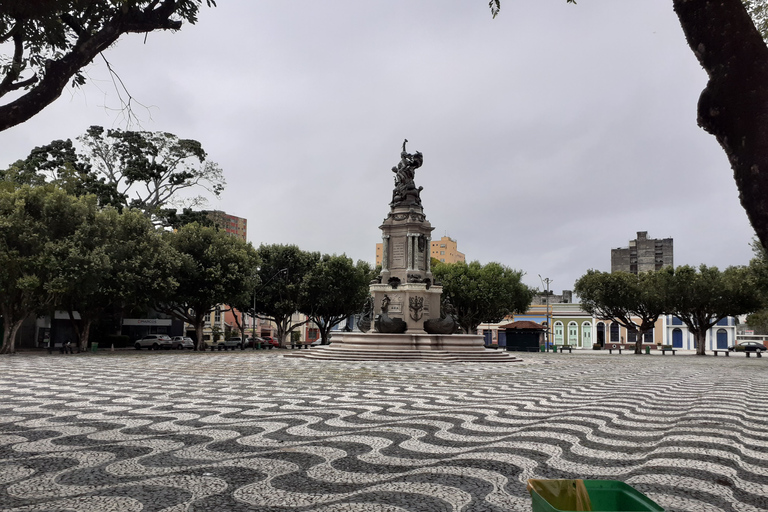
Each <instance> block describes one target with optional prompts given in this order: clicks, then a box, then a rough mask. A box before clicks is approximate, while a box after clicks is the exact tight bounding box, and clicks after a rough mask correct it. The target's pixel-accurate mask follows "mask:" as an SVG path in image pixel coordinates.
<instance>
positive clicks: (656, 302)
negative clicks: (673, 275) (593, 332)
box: [574, 270, 669, 354]
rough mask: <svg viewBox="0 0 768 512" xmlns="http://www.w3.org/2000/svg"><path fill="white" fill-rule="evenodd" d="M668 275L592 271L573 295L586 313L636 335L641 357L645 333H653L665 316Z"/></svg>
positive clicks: (637, 347)
mask: <svg viewBox="0 0 768 512" xmlns="http://www.w3.org/2000/svg"><path fill="white" fill-rule="evenodd" d="M668 275H669V274H668V273H666V272H664V271H658V272H641V273H639V274H632V273H629V272H600V271H597V270H589V271H587V273H586V274H584V275H583V276H581V277H580V278H579V279H578V281H576V285H575V286H574V291H575V292H576V294H577V295H578V296H579V298H580V299H581V306H582V308H584V311H586V312H587V313H589V314H591V315H593V316H595V317H597V318H600V319H602V320H612V321H614V322H617V323H618V324H620V325H622V326H623V327H625V328H626V329H627V331H629V332H631V333H634V334H635V354H641V353H642V343H643V333H645V332H646V331H648V330H650V329H653V327H654V325H655V324H656V320H658V319H659V316H661V315H662V314H664V312H665V307H666V306H667V303H666V297H667V295H666V294H667V290H668V285H667V284H666V280H667V278H668Z"/></svg>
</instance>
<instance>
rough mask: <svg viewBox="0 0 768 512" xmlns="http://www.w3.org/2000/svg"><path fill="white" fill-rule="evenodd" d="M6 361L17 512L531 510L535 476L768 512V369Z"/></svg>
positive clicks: (644, 362) (2, 404) (202, 357)
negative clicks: (623, 485) (613, 484)
mask: <svg viewBox="0 0 768 512" xmlns="http://www.w3.org/2000/svg"><path fill="white" fill-rule="evenodd" d="M524 357H525V361H524V362H523V363H518V364H509V365H493V366H484V365H483V364H481V363H460V364H432V363H399V364H398V363H371V362H368V363H365V362H361V363H347V362H335V361H320V362H313V361H308V360H301V359H287V358H283V357H280V356H279V351H269V352H251V351H244V352H239V351H238V352H225V353H170V352H161V353H157V352H146V351H142V352H115V353H110V352H106V353H99V354H80V355H58V354H56V355H47V354H20V355H16V356H10V357H0V389H2V395H1V396H2V398H0V509H2V510H5V511H68V510H72V511H78V512H80V511H102V510H105V511H121V512H122V511H129V512H132V511H139V510H142V511H165V512H181V511H203V510H217V511H230V510H231V511H240V510H258V511H321V512H331V511H350V512H363V511H366V512H367V511H371V512H385V511H392V512H405V511H413V512H433V511H434V512H437V511H488V512H500V511H509V510H520V511H527V510H531V504H530V503H531V501H530V497H529V496H528V494H527V492H526V490H525V481H526V480H527V479H528V478H597V479H613V480H623V481H625V482H627V483H629V484H630V485H632V486H633V487H635V488H636V489H638V490H639V491H640V492H643V493H644V494H646V495H648V496H650V497H651V498H652V499H654V500H655V501H656V502H658V503H659V504H660V505H661V506H663V507H665V508H666V510H668V511H715V510H726V511H761V510H768V358H762V359H756V358H751V359H746V358H744V357H743V356H741V357H737V356H733V357H729V358H725V357H718V358H714V357H706V358H698V357H694V356H685V355H680V354H678V355H677V356H665V357H661V356H659V355H651V356H634V355H621V356H618V355H613V356H608V355H607V354H605V355H604V354H594V353H592V352H587V353H578V354H570V355H569V354H562V355H561V354H557V355H552V354H526V355H525V356H524Z"/></svg>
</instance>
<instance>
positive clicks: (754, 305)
mask: <svg viewBox="0 0 768 512" xmlns="http://www.w3.org/2000/svg"><path fill="white" fill-rule="evenodd" d="M669 283H670V288H669V294H668V297H669V299H668V300H669V304H668V306H667V309H668V312H669V313H671V314H673V315H675V316H676V317H678V318H679V319H680V320H682V321H683V323H684V324H685V325H686V326H687V327H688V330H689V331H690V332H691V333H692V334H693V335H694V338H695V340H696V354H697V355H700V356H703V355H705V354H706V351H705V345H704V343H705V341H706V336H707V331H709V330H710V329H711V328H712V327H713V326H714V325H716V324H717V322H719V321H720V320H722V319H723V318H727V317H729V316H736V315H740V314H743V313H751V312H753V311H757V310H759V309H760V308H761V307H762V306H763V304H764V302H763V298H762V296H761V293H760V291H759V290H758V289H757V286H756V285H755V279H754V274H752V273H751V272H750V271H749V269H748V268H746V267H728V268H727V269H725V270H724V271H722V272H721V271H719V270H718V269H717V267H707V266H706V265H701V266H700V267H699V269H698V271H697V270H696V269H695V268H693V267H691V266H689V265H684V266H681V267H677V268H676V269H675V270H674V271H673V272H671V281H670V282H669Z"/></svg>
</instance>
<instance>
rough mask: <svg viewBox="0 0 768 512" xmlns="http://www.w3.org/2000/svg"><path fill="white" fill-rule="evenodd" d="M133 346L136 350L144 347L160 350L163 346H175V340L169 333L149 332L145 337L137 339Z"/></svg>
mask: <svg viewBox="0 0 768 512" xmlns="http://www.w3.org/2000/svg"><path fill="white" fill-rule="evenodd" d="M133 346H134V348H135V349H136V350H141V349H142V348H148V349H150V350H159V349H161V348H171V347H173V341H172V340H171V337H170V336H168V335H167V334H147V335H146V336H144V337H143V338H140V339H138V340H136V342H135V343H134V344H133Z"/></svg>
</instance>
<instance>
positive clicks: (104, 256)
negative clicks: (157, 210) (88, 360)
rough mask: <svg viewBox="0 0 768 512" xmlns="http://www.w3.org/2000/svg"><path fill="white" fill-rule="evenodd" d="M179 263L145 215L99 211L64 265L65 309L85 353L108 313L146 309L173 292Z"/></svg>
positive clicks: (72, 246) (79, 234) (82, 230)
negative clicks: (97, 325) (93, 331)
mask: <svg viewBox="0 0 768 512" xmlns="http://www.w3.org/2000/svg"><path fill="white" fill-rule="evenodd" d="M178 262H179V260H178V258H177V256H176V254H175V253H173V252H172V251H171V249H170V247H168V245H167V244H166V242H165V241H164V240H163V238H162V235H161V233H160V232H158V231H157V230H155V228H154V226H152V224H151V222H150V221H149V219H147V218H146V217H145V216H144V214H143V213H142V212H140V211H138V210H132V209H126V210H124V211H123V213H122V214H121V213H119V212H118V211H117V210H115V209H113V208H107V209H104V210H101V211H98V212H97V213H96V216H95V218H94V219H93V222H90V223H87V224H85V225H83V226H82V227H81V228H80V229H79V230H78V232H77V233H75V236H74V237H73V239H72V242H71V244H70V245H69V251H68V253H67V254H66V256H65V257H64V258H63V259H62V261H61V270H60V273H61V275H62V276H63V277H64V281H65V283H66V285H65V287H66V291H65V293H64V294H63V297H62V299H61V300H60V305H61V306H62V307H63V308H64V309H66V310H67V311H68V312H69V315H70V318H71V319H72V320H73V322H72V323H73V327H74V329H75V332H76V333H77V335H78V338H79V346H80V349H81V350H85V349H86V348H87V344H88V338H89V332H90V328H91V325H92V324H93V323H94V322H96V321H97V320H98V319H99V318H101V317H102V316H103V314H104V312H105V311H106V310H108V309H117V310H122V309H124V308H126V307H131V308H136V307H145V306H147V305H148V304H150V303H153V302H154V301H157V300H160V299H161V298H163V297H165V296H167V294H168V293H169V292H171V291H173V290H174V288H175V287H176V280H175V278H174V276H175V274H176V271H177V268H178ZM75 311H77V312H78V313H79V315H80V322H79V324H78V323H77V322H75V321H74V312H75Z"/></svg>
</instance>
